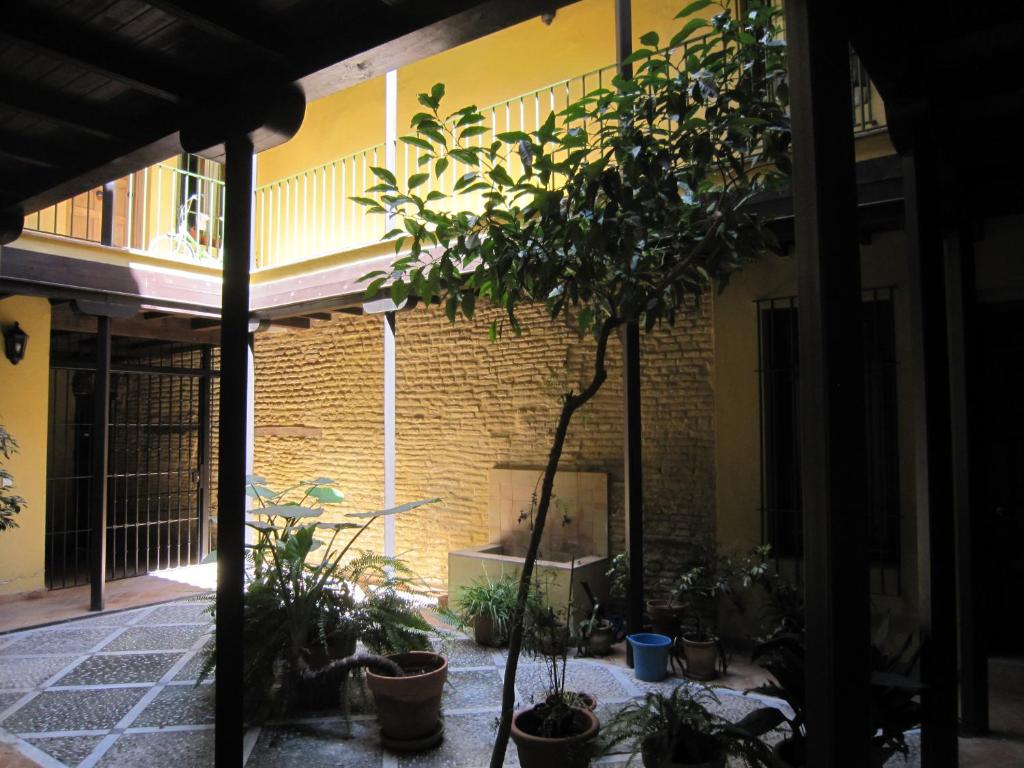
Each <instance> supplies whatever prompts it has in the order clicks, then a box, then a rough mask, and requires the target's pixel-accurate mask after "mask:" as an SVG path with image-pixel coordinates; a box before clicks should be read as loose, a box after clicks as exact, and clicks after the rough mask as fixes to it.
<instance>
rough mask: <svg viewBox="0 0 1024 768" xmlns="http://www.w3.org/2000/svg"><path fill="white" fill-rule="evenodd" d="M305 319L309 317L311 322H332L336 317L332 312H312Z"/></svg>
mask: <svg viewBox="0 0 1024 768" xmlns="http://www.w3.org/2000/svg"><path fill="white" fill-rule="evenodd" d="M304 317H308V318H309V319H310V320H330V319H331V318H333V317H334V315H332V314H331V313H330V312H311V313H309V314H308V315H304Z"/></svg>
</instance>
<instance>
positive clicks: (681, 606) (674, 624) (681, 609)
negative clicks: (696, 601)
mask: <svg viewBox="0 0 1024 768" xmlns="http://www.w3.org/2000/svg"><path fill="white" fill-rule="evenodd" d="M645 607H646V610H647V616H648V618H650V620H651V631H652V632H654V633H655V634H658V635H665V636H667V637H675V636H676V635H678V634H679V626H680V624H681V623H682V620H683V615H684V614H685V612H686V607H687V606H686V603H684V602H683V601H681V600H677V599H676V598H674V597H671V598H652V599H650V600H648V601H647V603H646V605H645Z"/></svg>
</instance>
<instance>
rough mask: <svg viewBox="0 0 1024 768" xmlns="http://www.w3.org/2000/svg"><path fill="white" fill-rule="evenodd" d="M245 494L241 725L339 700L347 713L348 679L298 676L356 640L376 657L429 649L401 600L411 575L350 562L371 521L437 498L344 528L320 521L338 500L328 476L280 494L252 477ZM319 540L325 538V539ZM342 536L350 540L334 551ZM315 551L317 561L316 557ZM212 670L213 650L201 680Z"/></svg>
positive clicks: (385, 561) (368, 561)
mask: <svg viewBox="0 0 1024 768" xmlns="http://www.w3.org/2000/svg"><path fill="white" fill-rule="evenodd" d="M246 492H247V494H248V495H249V496H250V497H252V498H253V499H255V500H257V504H258V509H257V510H255V511H254V513H253V516H254V517H255V518H256V519H254V520H250V521H247V523H246V524H247V525H248V526H249V527H251V528H252V529H253V530H254V531H255V541H254V543H253V544H252V545H250V546H249V560H250V563H251V567H250V568H249V569H247V585H246V593H245V597H244V605H245V616H244V623H243V630H242V631H243V652H244V656H245V667H244V682H245V686H246V694H247V695H246V696H245V697H244V702H245V705H246V717H247V719H249V720H259V719H262V718H264V717H267V716H270V715H276V714H280V713H284V712H288V711H293V710H295V709H299V708H310V707H313V708H330V707H336V706H338V704H339V700H340V703H341V704H342V706H343V707H347V704H348V700H347V696H341V689H342V688H343V687H344V684H345V681H346V679H347V676H346V675H345V674H342V676H341V678H340V685H332V684H326V685H325V683H324V682H323V681H322V680H319V679H313V678H306V677H304V676H303V675H302V674H301V670H302V669H305V668H308V667H322V666H324V665H325V664H326V663H327V662H328V661H330V660H331V659H336V658H339V657H348V656H350V655H351V654H352V653H353V652H354V650H355V647H356V642H357V641H361V642H362V643H364V644H365V645H366V647H367V648H369V649H370V650H372V651H375V652H378V653H390V652H396V651H411V650H425V649H428V648H429V641H428V635H429V633H430V631H431V626H430V624H429V623H427V622H426V621H425V620H424V619H423V617H422V616H420V614H419V612H418V611H417V610H416V608H415V606H414V605H412V604H411V603H410V602H409V601H408V600H407V599H406V598H405V597H403V596H402V594H400V592H402V591H412V589H413V584H412V583H411V582H412V578H411V574H410V572H409V569H408V567H407V566H405V564H404V563H402V562H401V561H400V560H397V559H395V558H390V557H384V556H382V555H378V554H376V553H368V552H363V553H359V554H352V555H351V556H349V555H350V553H352V549H353V545H354V544H355V543H356V541H357V540H358V539H359V537H360V536H361V535H362V534H363V533H364V532H365V531H366V530H367V528H369V526H370V525H372V524H373V522H374V521H375V520H376V519H377V518H378V517H381V516H384V515H391V514H401V513H404V512H408V511H410V510H412V509H415V508H416V507H419V506H422V505H423V504H428V503H432V502H433V501H436V500H435V499H430V500H423V501H417V502H411V503H409V504H404V505H401V506H399V507H395V508H393V509H389V510H381V511H377V512H359V513H348V514H346V515H344V517H345V518H346V519H345V520H344V521H342V522H333V523H328V522H323V521H321V520H320V519H319V518H320V517H322V515H323V513H324V506H323V505H331V504H339V503H341V502H342V501H343V499H344V496H343V494H342V493H341V492H340V491H339V490H338V489H337V485H336V483H335V482H334V481H333V480H331V479H330V478H326V477H320V478H317V479H316V480H311V481H304V482H300V483H298V484H296V485H293V486H291V487H289V488H287V489H285V490H284V491H280V492H278V491H273V490H271V489H270V488H269V487H268V486H267V484H266V480H265V479H264V478H262V477H257V476H252V477H249V478H247V488H246ZM318 534H319V535H323V534H326V536H327V540H326V541H322V540H321V539H320V538H319V537H318ZM343 534H345V535H346V536H347V539H346V540H345V543H344V544H341V543H340V541H339V539H340V538H341V536H342V535H343ZM318 550H322V552H323V553H322V554H320V555H317V554H315V553H316V552H317V551H318ZM210 559H215V553H214V555H213V557H211V558H210ZM213 665H214V652H213V650H212V649H211V650H210V652H209V654H208V656H207V661H206V664H205V666H204V669H203V671H202V673H201V675H200V679H202V678H203V677H205V676H206V675H207V674H209V672H210V671H212V669H213ZM346 713H347V710H346Z"/></svg>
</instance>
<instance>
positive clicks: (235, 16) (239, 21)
mask: <svg viewBox="0 0 1024 768" xmlns="http://www.w3.org/2000/svg"><path fill="white" fill-rule="evenodd" d="M146 5H150V6H152V7H153V8H159V9H160V10H161V11H163V12H164V13H166V14H167V15H168V16H173V17H174V18H176V19H178V20H179V21H182V22H184V23H185V24H188V25H189V26H190V27H193V28H194V29H198V30H199V31H200V32H203V33H204V34H206V35H209V36H210V37H214V38H217V39H218V40H220V41H221V42H224V43H228V44H229V45H234V46H238V47H241V48H245V49H246V50H248V51H249V52H250V53H253V54H255V55H257V56H258V57H259V58H261V59H263V60H265V61H266V63H267V66H268V68H269V67H272V68H275V69H278V70H284V71H285V72H290V71H291V70H292V68H293V67H294V64H293V63H292V62H291V61H290V60H289V59H288V57H286V56H285V55H284V54H283V53H281V51H279V50H277V48H276V45H275V43H276V40H275V36H274V31H273V30H272V29H269V28H268V25H266V24H260V23H259V21H257V20H254V18H253V16H254V14H257V13H258V10H257V8H255V7H251V6H250V7H249V8H247V9H246V12H245V13H244V14H242V13H239V12H238V11H237V10H236V9H233V8H231V7H230V6H229V5H226V4H221V3H209V2H206V0H146Z"/></svg>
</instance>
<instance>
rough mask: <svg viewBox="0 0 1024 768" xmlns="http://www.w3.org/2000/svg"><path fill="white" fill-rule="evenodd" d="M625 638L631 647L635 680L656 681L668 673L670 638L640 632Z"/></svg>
mask: <svg viewBox="0 0 1024 768" xmlns="http://www.w3.org/2000/svg"><path fill="white" fill-rule="evenodd" d="M626 639H627V640H628V641H629V644H630V645H631V646H632V647H633V675H634V676H635V677H636V679H637V680H643V681H645V682H648V683H656V682H658V681H659V680H663V679H664V678H665V676H666V675H667V674H668V651H669V648H671V647H672V638H671V637H668V636H666V635H656V634H653V633H651V632H641V633H639V634H636V635H627V636H626Z"/></svg>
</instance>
